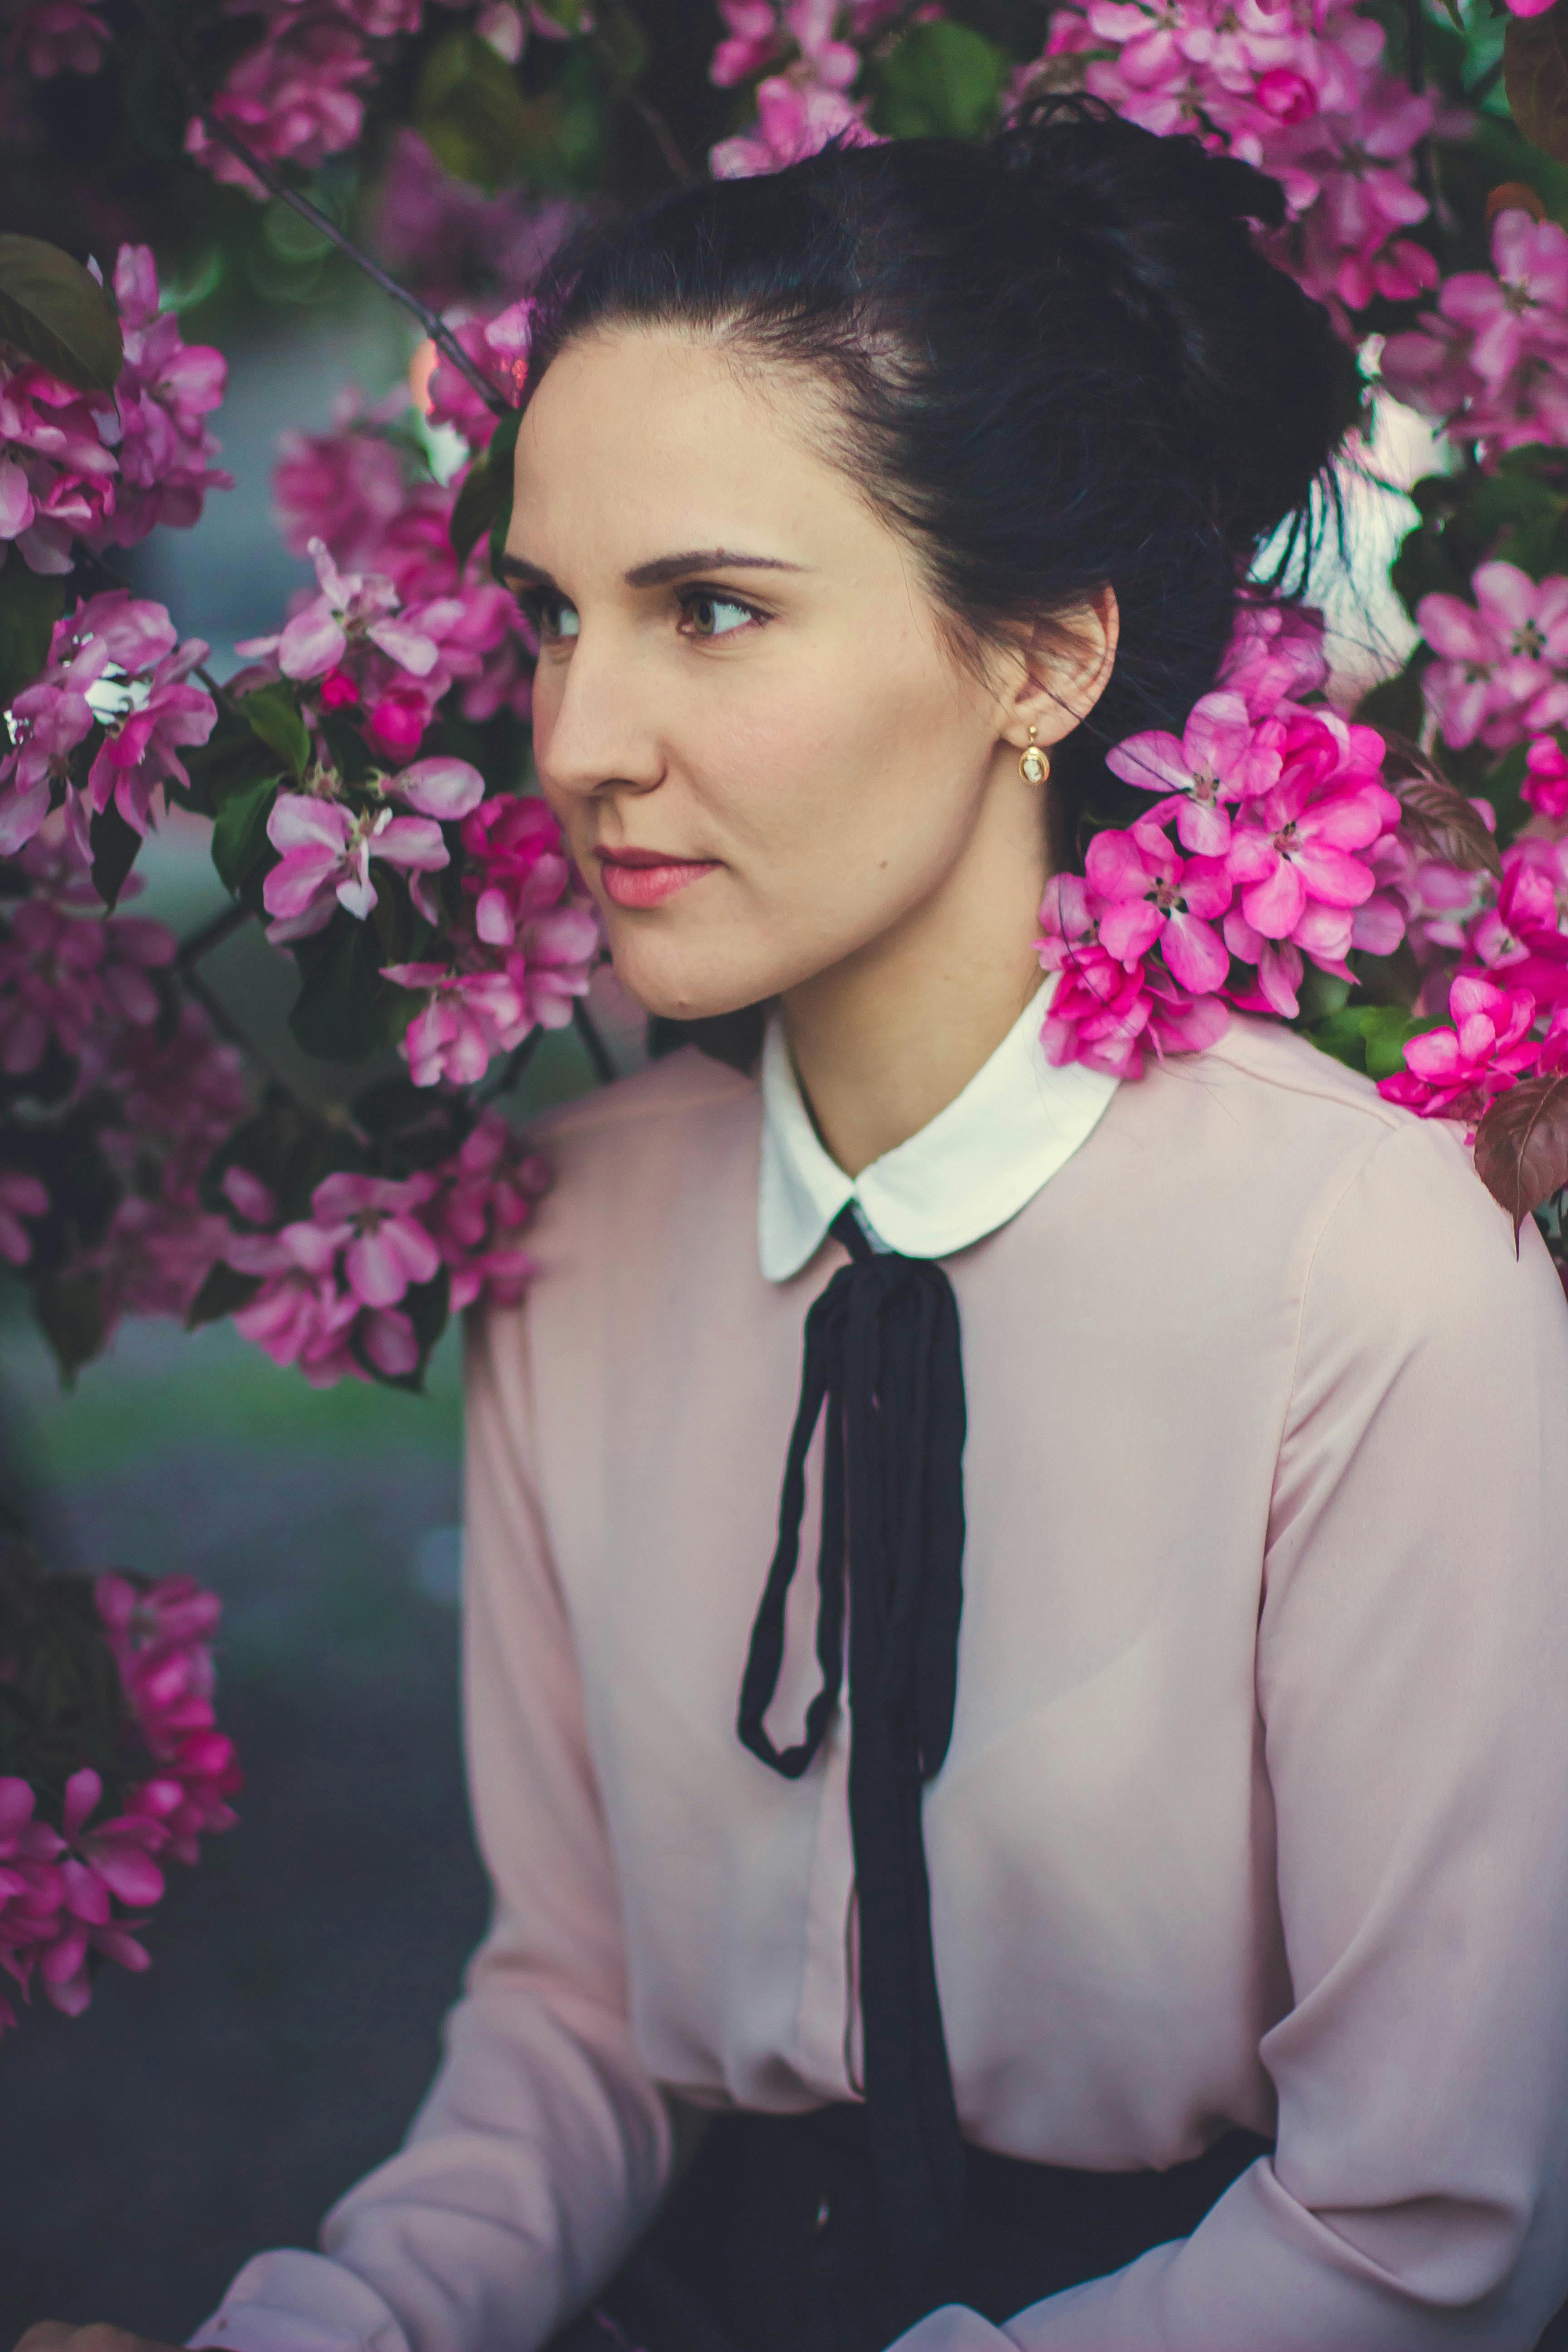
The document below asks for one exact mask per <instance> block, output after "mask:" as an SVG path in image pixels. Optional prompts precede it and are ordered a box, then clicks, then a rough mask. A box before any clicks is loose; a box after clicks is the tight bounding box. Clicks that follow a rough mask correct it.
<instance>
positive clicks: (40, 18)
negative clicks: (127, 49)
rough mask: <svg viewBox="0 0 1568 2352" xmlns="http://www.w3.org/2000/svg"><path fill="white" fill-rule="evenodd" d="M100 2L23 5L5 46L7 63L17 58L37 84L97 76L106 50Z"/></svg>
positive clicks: (45, 0)
mask: <svg viewBox="0 0 1568 2352" xmlns="http://www.w3.org/2000/svg"><path fill="white" fill-rule="evenodd" d="M98 7H99V0H37V5H35V6H32V7H26V6H24V7H23V9H22V11H21V14H20V16H19V17H18V19H17V21H16V26H15V27H14V29H13V31H12V33H11V36H10V38H9V40H8V41H7V43H6V45H5V56H6V59H7V62H8V63H9V64H11V65H13V66H14V65H15V64H16V61H17V59H18V58H20V60H21V62H22V63H23V65H25V67H26V70H27V72H28V73H30V74H36V75H37V78H38V79H39V80H40V81H46V80H47V79H49V78H50V76H51V75H54V74H62V73H72V74H92V73H97V71H98V69H99V68H100V66H101V65H102V63H103V53H104V51H105V49H106V48H107V47H109V27H108V26H107V25H106V24H105V23H104V21H103V19H102V17H101V16H100V15H99V14H98Z"/></svg>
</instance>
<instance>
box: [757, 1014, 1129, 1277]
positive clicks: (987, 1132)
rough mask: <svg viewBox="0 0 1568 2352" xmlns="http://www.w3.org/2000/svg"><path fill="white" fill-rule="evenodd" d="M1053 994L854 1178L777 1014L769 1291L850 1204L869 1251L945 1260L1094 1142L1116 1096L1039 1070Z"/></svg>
mask: <svg viewBox="0 0 1568 2352" xmlns="http://www.w3.org/2000/svg"><path fill="white" fill-rule="evenodd" d="M1055 986H1056V979H1055V975H1054V974H1053V975H1052V977H1051V978H1050V979H1048V980H1047V982H1046V983H1045V985H1044V987H1042V988H1041V989H1039V990H1038V991H1037V993H1036V995H1035V997H1034V1000H1033V1002H1032V1003H1030V1004H1029V1006H1028V1007H1027V1009H1026V1011H1025V1012H1024V1013H1021V1014H1020V1015H1019V1017H1018V1019H1017V1020H1016V1022H1015V1023H1014V1024H1013V1026H1012V1028H1011V1029H1009V1030H1008V1032H1007V1034H1006V1035H1005V1037H1004V1038H1003V1040H1002V1043H1001V1044H1000V1045H998V1046H997V1048H996V1051H995V1052H994V1054H993V1055H992V1056H991V1058H990V1060H989V1061H988V1062H987V1063H986V1064H985V1065H984V1067H983V1068H982V1069H980V1070H977V1071H976V1073H975V1075H974V1076H973V1078H971V1080H970V1081H969V1084H968V1085H967V1086H966V1087H964V1089H963V1093H962V1094H961V1095H959V1096H958V1097H956V1098H955V1099H954V1100H953V1101H952V1102H950V1103H949V1104H948V1106H947V1108H946V1109H945V1110H940V1111H938V1113H937V1115H936V1117H935V1118H933V1119H932V1120H931V1123H930V1125H929V1126H926V1127H922V1128H921V1130H920V1133H919V1134H918V1135H911V1136H910V1139H909V1141H908V1142H907V1143H900V1145H899V1146H898V1148H897V1150H893V1151H888V1152H884V1154H883V1155H882V1157H881V1159H880V1160H873V1161H872V1162H871V1165H870V1166H869V1167H868V1168H865V1169H862V1171H861V1172H860V1174H859V1175H858V1177H849V1176H847V1175H846V1174H845V1172H844V1171H843V1169H842V1168H840V1167H839V1165H838V1163H837V1160H831V1159H830V1158H829V1157H828V1155H827V1153H826V1150H824V1149H823V1146H822V1143H821V1141H820V1139H819V1138H818V1136H817V1133H816V1129H815V1128H814V1127H813V1125H812V1123H811V1114H810V1112H809V1111H808V1110H807V1109H806V1107H805V1099H804V1097H802V1094H801V1091H800V1085H799V1081H798V1080H797V1078H796V1077H795V1066H794V1064H793V1063H792V1062H791V1060H790V1052H789V1045H788V1044H787V1042H786V1040H785V1037H784V1020H783V1016H782V1014H781V1013H779V1012H778V1011H777V1010H776V1008H775V1010H774V1011H773V1013H771V1014H770V1015H769V1018H768V1024H767V1030H766V1034H765V1035H764V1038H763V1066H762V1081H763V1166H762V1181H761V1185H760V1187H759V1190H758V1195H757V1244H758V1253H759V1255H760V1256H761V1259H762V1267H763V1274H764V1276H766V1277H767V1279H768V1281H770V1282H787V1281H788V1280H789V1278H790V1276H792V1275H795V1274H798V1273H799V1272H800V1270H801V1268H802V1266H803V1265H805V1264H806V1262H807V1260H808V1259H810V1258H811V1257H813V1256H814V1255H816V1251H817V1249H818V1248H819V1247H820V1245H821V1243H822V1239H823V1236H824V1234H826V1231H827V1229H828V1227H829V1225H831V1223H833V1220H834V1218H835V1217H837V1214H838V1213H839V1212H840V1210H841V1209H843V1208H844V1207H845V1205H846V1203H847V1202H853V1203H854V1205H855V1208H856V1211H857V1213H858V1216H859V1218H860V1222H861V1223H862V1224H863V1225H864V1226H866V1227H867V1229H868V1233H869V1235H870V1238H871V1239H872V1241H873V1243H878V1242H879V1243H881V1244H883V1245H884V1246H885V1247H886V1248H888V1249H891V1250H898V1251H899V1252H900V1254H901V1255H903V1256H905V1257H946V1256H947V1255H949V1254H950V1253H951V1252H952V1251H953V1250H961V1249H967V1248H968V1246H969V1244H971V1243H972V1242H977V1241H980V1240H982V1239H983V1238H984V1235H985V1234H991V1233H994V1232H995V1230H996V1228H997V1226H998V1225H1005V1223H1006V1222H1007V1220H1008V1218H1009V1217H1016V1215H1017V1213H1018V1212H1019V1210H1020V1209H1022V1208H1023V1207H1025V1206H1026V1203H1027V1202H1030V1201H1032V1200H1033V1199H1034V1197H1035V1194H1036V1193H1037V1192H1038V1191H1039V1189H1040V1187H1041V1185H1042V1184H1044V1183H1046V1182H1047V1181H1048V1180H1049V1179H1050V1178H1051V1177H1052V1176H1054V1175H1055V1174H1056V1172H1057V1171H1058V1168H1060V1167H1061V1166H1062V1165H1063V1164H1064V1163H1065V1162H1066V1161H1067V1160H1070V1159H1071V1157H1072V1155H1073V1153H1074V1152H1075V1151H1076V1150H1078V1148H1079V1144H1080V1143H1082V1142H1083V1141H1084V1140H1085V1139H1086V1138H1087V1137H1088V1136H1089V1134H1090V1133H1091V1132H1092V1131H1093V1129H1094V1127H1095V1126H1096V1124H1097V1122H1098V1121H1099V1119H1100V1114H1101V1113H1102V1112H1103V1110H1104V1109H1105V1107H1106V1105H1107V1104H1108V1103H1109V1102H1110V1097H1111V1096H1112V1095H1113V1094H1114V1093H1115V1092H1116V1086H1117V1081H1116V1080H1115V1079H1114V1078H1112V1077H1107V1076H1105V1075H1104V1074H1103V1072H1101V1071H1099V1070H1089V1069H1085V1067H1084V1066H1083V1065H1082V1064H1081V1063H1080V1062H1070V1063H1068V1064H1067V1065H1066V1066H1065V1067H1063V1068H1061V1069H1055V1068H1053V1067H1052V1066H1051V1064H1050V1063H1049V1062H1047V1059H1046V1054H1045V1048H1044V1046H1043V1045H1041V1043H1040V1024H1041V1023H1042V1022H1043V1021H1044V1019H1045V1015H1046V1008H1047V1005H1048V1004H1049V1003H1050V1000H1051V993H1052V991H1053V990H1054V988H1055Z"/></svg>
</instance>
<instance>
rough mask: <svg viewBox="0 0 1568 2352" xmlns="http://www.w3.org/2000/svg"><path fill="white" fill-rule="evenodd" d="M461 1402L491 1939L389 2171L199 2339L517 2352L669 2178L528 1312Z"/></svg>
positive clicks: (485, 1343) (346, 2348)
mask: <svg viewBox="0 0 1568 2352" xmlns="http://www.w3.org/2000/svg"><path fill="white" fill-rule="evenodd" d="M467 1398H468V1402H467V1429H468V1434H467V1457H468V1471H467V1503H466V1512H465V1531H464V1551H463V1565H464V1585H465V1647H466V1684H467V1694H468V1760H469V1772H470V1779H471V1784H472V1790H473V1798H474V1809H475V1815H476V1820H477V1823H478V1828H479V1843H480V1846H481V1849H482V1851H483V1853H484V1856H485V1860H486V1862H487V1864H488V1865H489V1872H490V1876H491V1879H492V1882H493V1887H494V1895H495V1910H494V1918H493V1923H492V1926H491V1928H490V1932H489V1936H488V1937H486V1939H485V1941H484V1943H483V1944H482V1945H481V1946H480V1948H479V1951H478V1953H477V1954H476V1955H475V1958H474V1959H473V1961H472V1962H471V1964H470V1966H469V1969H468V1978H467V1981H466V1988H465V1992H464V1997H463V1999H462V2000H461V2001H460V2002H459V2003H458V2007H457V2009H456V2010H455V2011H453V2012H452V2015H451V2017H450V2018H449V2020H448V2021H447V2055H446V2060H445V2063H444V2064H443V2066H442V2068H441V2071H440V2073H439V2074H438V2075H437V2079H436V2083H435V2084H434V2086H433V2088H432V2090H431V2092H430V2094H429V2096H428V2097H427V2098H426V2102H425V2105H424V2106H423V2107H422V2108H421V2109H420V2112H419V2114H418V2115H417V2116H416V2118H415V2122H414V2125H413V2127H412V2129H411V2131H410V2133H409V2137H408V2140H407V2142H406V2144H405V2147H404V2149H403V2151H402V2153H401V2154H400V2155H398V2156H395V2157H394V2158H392V2160H391V2162H390V2163H388V2164H384V2165H383V2166H382V2167H381V2168H380V2169H379V2170H378V2171H376V2172H374V2173H372V2174H371V2175H370V2177H369V2178H368V2179H365V2180H363V2181H362V2182H361V2183H360V2184H359V2186H358V2187H357V2188H356V2189H351V2190H350V2192H349V2194H348V2195H347V2196H346V2197H345V2198H343V2200H342V2202H341V2203H340V2204H338V2205H337V2206H336V2207H335V2208H334V2209H333V2210H332V2211H331V2213H330V2214H329V2215H328V2217H327V2220H326V2222H325V2224H324V2225H323V2228H322V2231H321V2245H322V2248H323V2252H321V2253H320V2254H312V2253H304V2252H289V2251H283V2252H274V2253H267V2254H262V2255H259V2256H258V2258H257V2260H256V2261H254V2262H252V2263H248V2264H247V2267H246V2268H245V2270H243V2271H242V2272H241V2273H240V2275H239V2277H238V2278H237V2280H236V2281H235V2283H234V2285H233V2286H232V2287H231V2288H230V2290H229V2292H228V2294H226V2297H225V2298H224V2301H223V2304H222V2305H221V2307H220V2309H219V2310H218V2311H217V2312H216V2314H215V2315H214V2316H213V2318H212V2319H210V2320H209V2321H208V2322H207V2324H206V2326H205V2327H203V2328H202V2329H200V2330H199V2331H198V2332H197V2334H196V2335H195V2336H194V2337H193V2338H192V2343H193V2344H194V2345H223V2346H229V2347H236V2352H351V2347H353V2352H360V2347H363V2352H437V2347H439V2352H481V2347H482V2352H493V2347H496V2346H497V2345H502V2344H504V2345H505V2346H507V2347H509V2352H531V2347H535V2346H537V2345H539V2344H541V2343H542V2342H543V2341H544V2339H545V2338H546V2337H547V2336H549V2335H550V2334H551V2333H552V2330H553V2329H554V2327H555V2326H557V2325H558V2324H559V2323H560V2322H561V2321H562V2320H563V2318H564V2317H565V2316H566V2315H568V2314H569V2313H570V2312H572V2311H573V2310H574V2309H575V2308H576V2307H577V2306H578V2305H581V2304H583V2303H584V2302H585V2301H586V2300H587V2299H588V2298H589V2297H590V2296H591V2295H592V2294H593V2292H594V2291H595V2288H596V2287H597V2286H598V2285H599V2284H602V2282H603V2281H604V2279H605V2277H607V2276H608V2274H609V2273H610V2272H611V2271H612V2270H613V2269H614V2267H615V2266H616V2263H617V2262H618V2260H619V2258H620V2256H621V2255H622V2253H623V2252H625V2251H626V2248H627V2247H628V2246H629V2245H630V2243H631V2242H632V2241H633V2239H634V2238H635V2237H636V2236H637V2234H638V2232H639V2231H640V2230H641V2229H642V2227H643V2226H644V2224H645V2223H646V2221H647V2219H648V2218H649V2216H650V2214H651V2213H652V2211H653V2210H654V2207H655V2206H656V2204H657V2202H658V2197H659V2194H660V2191H661V2189H662V2188H663V2185H664V2182H665V2179H666V2178H667V2175H668V2166H669V2132H668V2123H667V2119H666V2115H665V2110H664V2106H663V2103H662V2101H661V2099H660V2096H659V2094H658V2090H657V2089H656V2087H655V2085H654V2084H653V2083H652V2082H651V2081H650V2079H649V2078H648V2076H647V2074H646V2073H645V2072H644V2070H643V2068H642V2066H641V2064H640V2063H639V2062H638V2059H637V2053H636V2052H635V2050H634V2049H633V2046H632V2040H631V2033H630V2030H629V2027H628V2025H627V2021H626V1986H625V1960H624V1954H623V1948H622V1937H621V1925H620V1907H619V1903H618V1899H617V1895H616V1884H615V1877H614V1873H613V1870H612V1867H611V1863H610V1857H609V1853H608V1851H607V1847H606V1843H605V1831H604V1824H603V1822H602V1819H601V1816H600V1811H599V1806H598V1801H597V1798H596V1795H595V1785H594V1776H593V1770H592V1767H591V1764H590V1761H589V1758H588V1751H587V1742H586V1739H585V1737H584V1725H583V1713H582V1700H581V1691H580V1686H579V1681H578V1675H577V1667H576V1661H575V1655H574V1649H573V1643H572V1637H571V1633H570V1630H569V1628H568V1625H567V1622H566V1617H565V1612H564V1610H563V1606H562V1602H561V1597H560V1594H559V1591H558V1590H557V1588H556V1584H555V1580H554V1575H553V1572H552V1566H551V1562H550V1558H549V1550H548V1545H547V1542H546V1539H545V1535H544V1530H543V1528H542V1524H541V1519H540V1513H539V1507H538V1501H537V1493H536V1486H535V1482H534V1479H533V1476H532V1473H531V1461H530V1445H531V1412H530V1398H529V1390H528V1362H527V1350H526V1335H525V1326H524V1323H523V1318H522V1316H521V1314H518V1313H509V1314H505V1315H498V1316H495V1317H492V1318H489V1319H486V1320H480V1321H479V1322H478V1323H476V1324H475V1325H474V1327H473V1328H471V1330H470V1333H469V1338H468V1376H467ZM408 1898H409V1900H410V1902H415V1903H416V1902H417V1901H418V1900H419V1890H418V1888H417V1886H415V1885H411V1886H410V1887H409V1889H408Z"/></svg>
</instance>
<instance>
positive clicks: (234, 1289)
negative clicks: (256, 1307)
mask: <svg viewBox="0 0 1568 2352" xmlns="http://www.w3.org/2000/svg"><path fill="white" fill-rule="evenodd" d="M260 1287H261V1276H259V1275H258V1274H237V1273H236V1271H235V1269H234V1267H233V1266H232V1265H226V1264H225V1262H224V1260H223V1259H222V1258H221V1257H220V1258H219V1259H218V1260H217V1262H216V1265H211V1266H209V1267H208V1268H207V1276H206V1280H205V1282H204V1283H203V1284H202V1286H201V1288H200V1289H199V1290H198V1291H197V1293H196V1295H195V1297H194V1298H193V1299H192V1301H191V1303H190V1306H189V1307H188V1308H187V1309H186V1312H185V1328H186V1330H187V1331H196V1330H199V1329H200V1328H201V1326H202V1325H203V1324H204V1323H218V1322H221V1321H222V1319H223V1318H224V1317H225V1316H226V1315H237V1314H238V1312H239V1310H240V1308H241V1307H248V1306H249V1304H250V1302H251V1300H252V1299H253V1298H254V1297H255V1296H256V1294H257V1292H258V1290H259V1289H260Z"/></svg>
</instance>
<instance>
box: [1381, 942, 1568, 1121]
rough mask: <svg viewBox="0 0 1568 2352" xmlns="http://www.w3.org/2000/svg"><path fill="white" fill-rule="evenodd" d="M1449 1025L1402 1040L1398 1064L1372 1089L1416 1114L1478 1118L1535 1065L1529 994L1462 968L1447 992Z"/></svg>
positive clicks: (1533, 1012)
mask: <svg viewBox="0 0 1568 2352" xmlns="http://www.w3.org/2000/svg"><path fill="white" fill-rule="evenodd" d="M1448 1009H1449V1012H1450V1013H1451V1014H1452V1016H1453V1021H1454V1026H1453V1027H1452V1028H1441V1029H1428V1030H1426V1031H1425V1032H1424V1033H1423V1034H1421V1035H1419V1036H1416V1037H1412V1038H1411V1040H1410V1042H1409V1044H1408V1045H1406V1046H1405V1068H1404V1069H1403V1070H1397V1071H1395V1073H1394V1076H1393V1077H1391V1078H1384V1079H1382V1080H1381V1081H1380V1083H1379V1086H1378V1092H1379V1094H1381V1095H1384V1096H1385V1097H1387V1099H1388V1100H1389V1101H1390V1102H1396V1103H1400V1104H1403V1105H1404V1107H1405V1109H1406V1110H1413V1111H1415V1113H1416V1114H1417V1115H1418V1117H1420V1118H1463V1119H1466V1120H1468V1121H1469V1122H1470V1123H1472V1124H1473V1123H1474V1122H1475V1120H1477V1119H1478V1118H1479V1117H1480V1115H1481V1113H1482V1111H1484V1110H1485V1108H1486V1106H1487V1105H1488V1103H1489V1102H1490V1101H1491V1100H1492V1099H1493V1098H1494V1097H1496V1096H1498V1095H1500V1094H1502V1093H1505V1092H1506V1091H1507V1089H1508V1088H1509V1087H1510V1086H1512V1085H1514V1084H1515V1082H1516V1081H1517V1080H1518V1079H1519V1078H1520V1077H1521V1076H1523V1075H1524V1074H1525V1072H1526V1071H1528V1070H1530V1069H1531V1068H1533V1067H1534V1066H1535V1063H1536V1061H1537V1059H1538V1055H1539V1048H1538V1046H1537V1045H1536V1043H1535V1041H1534V1040H1533V1039H1532V1038H1531V1034H1530V1031H1531V1024H1532V1023H1533V1021H1534V1019H1535V999H1534V998H1533V997H1532V996H1531V994H1530V992H1529V991H1528V990H1527V989H1517V988H1516V989H1503V988H1497V987H1494V985H1493V984H1492V982H1490V981H1488V980H1481V979H1475V978H1471V977H1468V976H1467V975H1465V974H1463V973H1461V974H1460V976H1459V977H1458V979H1457V980H1456V981H1455V982H1454V985H1453V989H1452V991H1451V992H1450V994H1449V999H1448Z"/></svg>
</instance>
